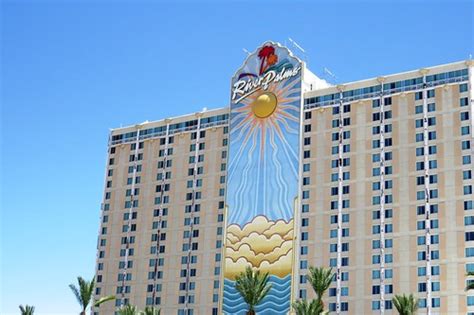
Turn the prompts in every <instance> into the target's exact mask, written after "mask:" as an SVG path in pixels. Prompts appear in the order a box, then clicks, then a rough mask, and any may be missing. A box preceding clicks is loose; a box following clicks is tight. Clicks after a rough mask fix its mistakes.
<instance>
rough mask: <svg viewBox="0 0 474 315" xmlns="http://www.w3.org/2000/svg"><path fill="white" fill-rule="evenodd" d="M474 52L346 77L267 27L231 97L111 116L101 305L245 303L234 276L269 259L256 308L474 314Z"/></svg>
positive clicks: (226, 306) (172, 309)
mask: <svg viewBox="0 0 474 315" xmlns="http://www.w3.org/2000/svg"><path fill="white" fill-rule="evenodd" d="M473 71H474V62H472V61H471V60H468V61H460V62H455V63H451V64H446V65H440V66H433V67H427V68H423V69H416V70H413V71H409V72H404V73H398V74H393V75H383V76H380V77H377V78H372V79H367V80H362V81H357V82H350V83H344V84H340V85H331V84H329V83H327V82H325V81H324V80H321V79H319V78H317V77H316V76H315V75H314V74H312V73H311V72H310V71H309V70H308V69H306V68H305V65H304V63H303V62H301V61H300V60H298V59H297V58H296V57H294V56H293V55H292V54H291V52H289V51H288V49H287V48H285V47H282V46H280V45H279V44H277V43H273V42H267V43H265V44H263V45H262V47H260V48H259V49H257V51H256V52H255V53H254V54H251V55H249V57H248V58H247V60H246V61H245V63H244V66H243V67H242V68H241V69H239V70H238V71H237V72H236V75H235V76H234V78H233V80H232V91H231V104H230V105H229V106H226V107H224V108H221V109H217V110H205V111H202V112H198V113H192V114H189V115H185V116H180V117H174V118H167V119H163V120H158V121H153V122H144V123H141V124H137V125H133V126H129V127H124V128H117V129H113V130H111V132H110V138H109V145H108V158H107V165H106V170H105V192H104V199H103V204H102V209H101V224H100V230H99V237H98V254H97V268H96V281H97V286H96V291H95V297H96V298H100V297H101V296H105V295H110V294H113V295H116V301H115V303H109V304H108V303H105V304H103V305H102V306H101V307H100V308H95V309H94V311H95V313H97V314H113V313H114V312H115V311H116V310H117V309H118V308H119V307H120V306H121V305H123V304H133V305H137V306H138V307H139V308H142V309H143V308H144V307H145V306H147V305H150V306H151V305H155V306H157V307H159V308H161V309H162V314H166V315H168V314H195V315H197V314H206V315H207V314H245V310H246V308H245V305H244V304H243V303H242V300H241V299H240V298H239V296H238V294H236V292H235V289H233V280H234V277H235V275H236V274H238V273H239V272H240V271H242V270H243V268H245V266H247V265H252V266H253V267H255V268H259V269H261V270H263V271H269V272H270V274H271V283H272V290H271V291H270V293H269V297H268V298H266V300H264V301H263V303H262V306H260V308H257V314H287V313H289V312H290V311H291V310H290V301H292V300H296V299H300V298H306V299H311V298H313V297H314V293H313V292H312V288H311V286H310V284H309V283H308V282H307V280H306V275H307V274H308V271H309V270H308V268H309V267H310V266H324V267H332V268H333V271H334V272H335V274H336V276H335V279H334V283H333V285H331V287H330V289H329V290H328V293H327V295H326V296H325V298H324V301H325V305H326V307H327V308H328V309H329V311H330V313H334V314H339V313H340V314H396V313H397V312H396V310H395V309H394V306H393V304H392V298H393V296H394V295H395V294H403V293H413V294H414V295H415V296H416V297H418V298H419V306H420V308H419V313H420V314H474V292H472V293H470V292H466V291H465V290H464V288H465V286H466V283H467V282H468V281H474V277H472V278H471V277H467V276H466V273H467V272H469V271H474V208H473V199H474V198H473V191H472V187H473V184H474V181H473V179H472V172H473V164H472V163H473V162H474V161H472V159H473V152H474V151H473V148H472V147H471V145H472V142H473V135H472V132H473V127H474V125H473V118H472V117H473V115H474V112H473V103H472V102H473V101H472V100H473V99H474V92H473V86H472V84H473V80H474V74H473Z"/></svg>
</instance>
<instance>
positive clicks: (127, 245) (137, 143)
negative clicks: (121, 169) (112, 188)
mask: <svg viewBox="0 0 474 315" xmlns="http://www.w3.org/2000/svg"><path fill="white" fill-rule="evenodd" d="M139 146H140V129H139V128H138V129H137V137H136V139H135V153H134V155H133V174H132V191H131V193H130V207H129V209H128V220H127V237H126V240H125V261H124V262H125V263H124V266H123V270H122V285H121V299H120V305H121V306H123V305H125V278H126V276H127V270H128V251H129V248H130V232H131V227H132V213H133V207H134V202H135V180H136V177H137V163H138V147H139Z"/></svg>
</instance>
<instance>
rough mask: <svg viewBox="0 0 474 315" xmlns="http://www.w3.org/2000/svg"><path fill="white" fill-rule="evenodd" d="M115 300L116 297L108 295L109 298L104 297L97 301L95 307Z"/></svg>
mask: <svg viewBox="0 0 474 315" xmlns="http://www.w3.org/2000/svg"><path fill="white" fill-rule="evenodd" d="M111 300H115V295H108V296H103V297H101V298H100V299H98V300H97V301H95V303H94V306H95V307H99V306H100V305H101V304H102V303H105V302H107V301H111Z"/></svg>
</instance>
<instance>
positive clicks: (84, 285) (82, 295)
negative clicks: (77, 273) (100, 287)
mask: <svg viewBox="0 0 474 315" xmlns="http://www.w3.org/2000/svg"><path fill="white" fill-rule="evenodd" d="M77 283H78V286H77V287H76V286H75V285H74V284H70V285H69V288H70V289H71V291H72V292H73V293H74V295H75V297H76V299H77V302H78V303H79V305H80V306H81V307H82V311H81V313H80V315H86V310H87V307H88V306H89V304H90V303H91V301H92V297H93V294H94V287H95V278H92V280H91V281H86V280H84V279H83V278H82V277H77ZM114 299H115V296H113V295H109V296H105V297H102V298H100V299H99V300H97V301H96V302H95V303H94V306H96V307H98V306H100V305H101V304H102V303H105V302H107V301H110V300H114Z"/></svg>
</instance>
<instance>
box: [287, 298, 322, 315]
mask: <svg viewBox="0 0 474 315" xmlns="http://www.w3.org/2000/svg"><path fill="white" fill-rule="evenodd" d="M292 306H293V309H294V310H295V312H296V315H319V314H322V312H323V306H322V304H321V303H319V302H318V301H317V300H311V302H308V301H307V300H298V301H296V302H293V304H292Z"/></svg>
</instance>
